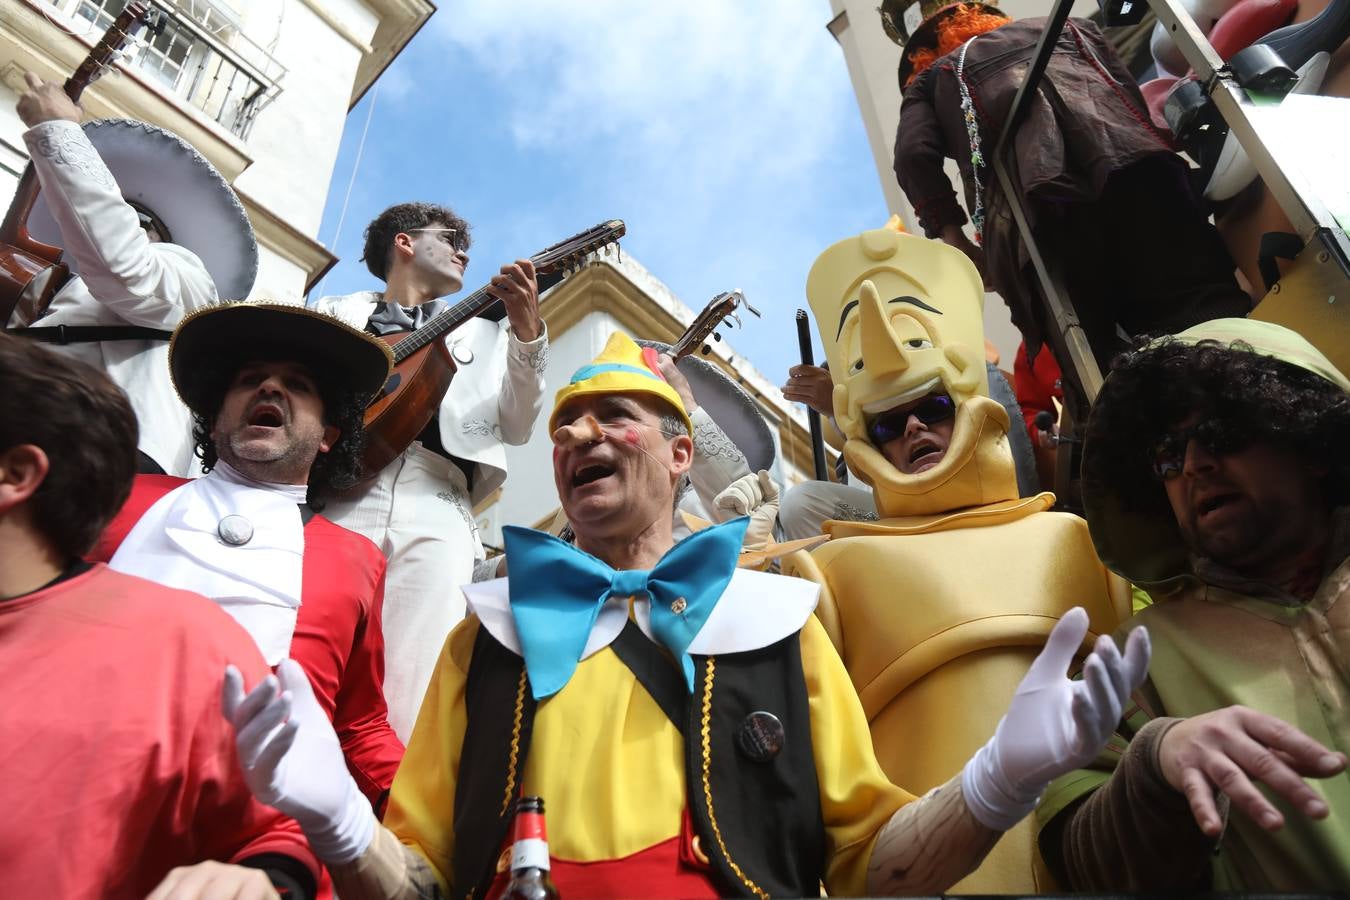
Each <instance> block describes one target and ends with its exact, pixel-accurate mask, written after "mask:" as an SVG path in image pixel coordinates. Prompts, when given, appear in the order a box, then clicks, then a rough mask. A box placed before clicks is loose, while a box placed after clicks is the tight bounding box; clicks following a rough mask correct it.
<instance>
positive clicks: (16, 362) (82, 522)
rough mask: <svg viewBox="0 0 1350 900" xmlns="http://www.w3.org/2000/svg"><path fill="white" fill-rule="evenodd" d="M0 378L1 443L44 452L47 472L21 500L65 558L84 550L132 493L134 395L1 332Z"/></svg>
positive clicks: (79, 364) (90, 370)
mask: <svg viewBox="0 0 1350 900" xmlns="http://www.w3.org/2000/svg"><path fill="white" fill-rule="evenodd" d="M0 382H3V383H4V385H5V389H4V390H3V391H0V451H7V450H9V449H11V448H13V447H17V446H19V445H21V444H34V445H36V446H38V447H41V448H42V450H43V452H44V453H46V454H47V463H48V470H47V477H46V478H44V479H43V481H42V484H40V485H39V486H38V488H37V490H36V491H35V492H34V493H33V495H32V496H31V497H30V498H29V499H28V501H27V502H26V504H25V506H26V507H27V508H28V511H29V515H30V517H31V519H32V522H33V526H34V527H35V528H36V529H37V530H38V531H39V532H41V534H42V535H43V537H45V538H46V539H47V540H48V541H50V542H51V543H52V544H53V545H54V546H55V547H56V550H57V551H58V552H59V553H60V554H61V555H62V556H63V557H65V558H66V559H67V560H73V559H75V558H76V557H79V556H83V555H84V554H85V553H88V552H89V549H90V548H91V547H93V546H94V542H95V541H96V540H98V536H99V534H100V533H101V532H102V531H103V527H104V526H105V525H107V524H108V522H109V521H111V519H112V517H113V516H114V515H116V514H117V511H118V510H119V509H121V508H122V504H123V503H125V502H126V499H127V496H128V495H129V494H130V493H131V481H132V479H133V478H134V477H135V475H136V463H137V460H138V457H137V452H136V441H137V434H138V433H137V428H136V414H135V413H134V412H133V411H132V409H131V401H129V400H128V399H127V396H126V394H124V393H122V391H121V390H120V389H119V388H118V387H117V385H115V384H113V382H112V379H110V378H108V376H107V375H105V374H104V373H102V372H100V371H98V370H96V369H94V368H93V367H92V366H89V365H87V364H85V363H83V362H80V361H79V360H76V359H72V358H70V357H69V356H65V355H63V354H58V353H53V352H52V351H51V350H48V349H47V348H46V347H42V346H39V345H38V344H37V343H36V342H30V341H28V340H25V339H23V338H17V337H9V336H7V335H3V334H0Z"/></svg>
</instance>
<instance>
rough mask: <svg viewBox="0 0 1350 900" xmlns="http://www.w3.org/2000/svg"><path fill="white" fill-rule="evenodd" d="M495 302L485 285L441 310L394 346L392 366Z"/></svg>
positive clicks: (495, 299) (437, 339)
mask: <svg viewBox="0 0 1350 900" xmlns="http://www.w3.org/2000/svg"><path fill="white" fill-rule="evenodd" d="M496 302H498V300H497V298H496V297H494V296H492V295H491V294H489V293H488V292H487V286H486V285H485V286H483V287H480V288H479V289H478V290H476V291H474V292H473V293H472V294H470V295H469V296H467V297H465V298H464V299H463V300H461V301H459V302H458V303H456V304H455V305H454V306H452V307H450V308H449V309H443V310H441V311H440V312H439V313H437V314H436V315H434V316H432V317H431V318H430V319H428V320H427V321H426V323H424V324H423V325H422V327H420V328H418V329H417V330H416V331H414V332H413V333H412V334H410V335H408V336H407V337H405V338H404V339H403V340H401V341H399V342H398V343H397V344H396V345H395V346H394V365H398V364H399V363H401V362H403V361H404V360H405V359H407V358H408V357H409V356H412V355H413V354H414V353H416V352H417V351H418V350H421V349H422V348H423V347H425V346H427V345H428V344H431V343H432V342H433V341H439V340H440V339H441V338H443V337H445V336H446V335H447V334H449V333H450V332H452V331H454V330H455V329H456V328H458V327H459V326H461V325H463V324H464V323H465V322H467V321H469V320H470V319H472V318H473V317H474V316H476V315H478V314H479V313H481V312H483V311H484V310H486V309H487V308H488V307H490V306H491V305H492V304H493V303H496Z"/></svg>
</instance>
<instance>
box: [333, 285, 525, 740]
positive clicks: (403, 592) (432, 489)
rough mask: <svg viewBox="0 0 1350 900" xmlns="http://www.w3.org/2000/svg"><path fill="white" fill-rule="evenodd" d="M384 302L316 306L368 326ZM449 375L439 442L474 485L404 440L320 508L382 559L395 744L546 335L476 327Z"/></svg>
mask: <svg viewBox="0 0 1350 900" xmlns="http://www.w3.org/2000/svg"><path fill="white" fill-rule="evenodd" d="M383 301H384V295H383V294H380V293H377V292H373V291H362V292H359V293H356V294H348V295H347V296H345V297H324V298H322V299H320V300H319V301H318V303H317V304H316V305H315V306H316V308H317V309H318V310H319V311H321V312H326V313H328V314H330V315H333V316H336V317H337V318H339V319H341V320H342V321H344V322H346V323H347V324H348V325H351V326H353V327H355V328H362V329H364V328H365V327H366V323H367V322H368V320H369V319H370V316H371V314H372V313H373V312H374V311H375V310H376V308H377V307H378V306H379V304H381V303H383ZM445 342H446V346H447V347H448V348H449V349H450V350H451V353H452V356H453V358H454V359H455V365H456V366H457V372H456V374H455V377H454V380H452V381H451V382H450V390H448V391H447V392H446V394H445V398H444V399H443V400H442V401H441V405H440V409H439V410H438V423H439V426H440V438H441V445H442V446H443V447H444V448H445V449H446V451H447V452H448V453H451V454H453V455H454V456H457V457H459V458H460V459H462V460H465V461H467V462H468V463H470V464H471V465H472V466H473V486H472V489H467V488H466V484H465V478H464V473H463V472H462V471H461V470H460V468H459V466H458V465H456V464H455V463H454V462H452V461H451V460H449V459H447V458H446V457H444V456H442V455H440V454H439V453H434V452H432V451H431V450H429V449H427V448H425V447H423V446H422V444H421V443H420V442H414V443H413V444H412V446H410V447H409V448H408V449H407V450H405V451H404V452H403V454H402V455H400V456H399V457H398V458H397V459H395V460H394V461H393V462H392V463H390V464H389V465H388V466H386V467H385V469H384V471H382V472H380V474H379V475H378V476H376V477H375V478H374V479H372V480H371V481H370V482H367V483H366V484H363V485H359V486H357V487H356V488H355V489H353V490H352V491H350V492H349V493H347V494H345V495H344V496H342V497H340V498H338V499H335V500H333V501H332V502H330V503H329V504H328V505H327V506H326V507H325V508H324V511H323V512H324V515H325V516H326V517H327V518H329V519H331V520H332V521H334V522H336V523H338V524H339V525H341V526H343V527H344V528H350V529H351V530H352V531H356V532H359V533H360V534H363V535H365V536H366V537H368V538H370V539H371V540H372V541H374V542H375V545H376V546H377V547H379V548H380V550H381V551H382V552H383V553H384V555H385V557H386V558H387V559H388V561H389V569H388V575H387V579H386V582H385V592H384V644H385V679H384V692H385V698H386V700H387V701H388V703H389V722H390V724H392V725H393V726H394V731H395V732H396V733H397V734H398V736H399V738H400V739H401V740H403V741H404V742H405V743H406V742H407V740H408V738H409V736H410V735H411V733H412V727H413V724H414V723H415V722H416V721H417V711H418V709H419V708H420V707H421V705H422V695H423V694H424V693H426V688H427V684H428V683H429V682H430V681H431V674H432V672H433V671H434V670H435V668H436V660H437V658H438V657H439V655H440V651H441V645H442V644H443V643H444V642H445V637H446V635H447V634H449V633H450V629H451V628H453V627H454V626H455V625H456V624H457V623H458V622H459V621H460V619H462V618H464V598H463V595H462V594H461V593H460V590H459V589H460V586H461V585H465V584H468V583H470V582H472V581H473V568H474V563H475V562H476V561H477V560H479V559H482V557H483V555H484V552H483V545H482V542H481V541H480V540H479V537H478V529H477V527H476V526H475V524H474V517H473V508H474V506H475V505H476V504H477V503H478V502H480V501H481V500H483V499H484V498H486V497H488V496H489V495H490V494H491V493H492V492H493V491H495V490H496V489H497V488H498V487H500V486H501V484H502V482H503V481H505V480H506V450H505V448H504V447H503V444H512V445H517V446H518V445H520V444H524V443H525V442H526V441H528V440H529V438H530V432H531V431H532V430H533V428H534V423H535V420H536V419H538V417H539V411H540V410H541V409H542V408H543V394H544V368H545V366H547V364H548V336H547V334H543V335H540V336H539V338H537V339H536V340H534V341H531V342H529V343H522V342H521V341H518V340H516V338H515V335H513V334H511V333H510V329H509V328H508V327H507V325H506V322H505V321H503V322H502V323H501V324H498V323H495V322H490V321H488V320H486V319H481V318H474V319H470V320H469V321H467V322H465V323H464V324H463V325H461V326H460V327H459V328H457V329H455V330H454V331H453V332H451V333H450V334H449V335H447V336H446V337H445Z"/></svg>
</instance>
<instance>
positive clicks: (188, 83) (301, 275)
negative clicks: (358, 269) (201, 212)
mask: <svg viewBox="0 0 1350 900" xmlns="http://www.w3.org/2000/svg"><path fill="white" fill-rule="evenodd" d="M125 5H126V2H125V0H0V202H3V203H5V204H7V203H8V201H9V198H10V197H11V196H12V195H13V191H14V185H15V183H16V182H17V180H18V176H19V174H20V173H21V172H22V171H23V166H24V164H25V163H26V161H27V151H26V149H25V147H24V144H23V140H22V137H21V135H22V133H23V124H22V122H20V121H19V118H18V116H17V114H16V113H15V110H14V106H15V103H16V102H17V100H18V97H19V94H20V92H22V90H23V89H24V83H23V73H24V71H32V72H35V73H36V74H37V75H38V76H40V77H41V78H43V79H44V80H62V81H64V80H65V79H66V78H67V77H69V76H70V75H71V74H72V73H73V72H74V70H75V67H76V66H77V65H78V64H79V63H80V61H81V60H83V59H84V57H85V56H86V55H87V54H88V52H89V50H90V48H91V47H92V46H93V44H95V43H96V42H97V41H98V39H99V37H100V36H101V35H102V34H103V32H104V30H105V29H106V28H107V26H108V25H109V24H110V23H111V22H112V20H113V18H114V17H115V16H116V15H117V14H118V13H119V12H121V10H122V9H123V7H124V6H125ZM149 5H150V6H151V7H152V8H153V9H154V10H155V16H156V18H157V20H158V21H159V22H160V23H161V25H160V27H159V29H158V33H156V34H153V35H152V34H148V33H147V32H145V31H142V32H141V33H140V34H139V35H137V37H136V39H135V40H134V41H133V42H132V43H131V44H130V45H129V48H128V50H127V51H126V52H125V55H124V57H123V59H122V61H121V62H120V63H119V64H118V66H117V71H115V72H110V73H108V74H107V75H105V76H104V77H103V78H101V79H100V80H98V81H96V82H95V83H94V84H93V85H91V86H90V87H89V88H88V89H87V90H86V91H85V93H84V96H83V97H82V98H81V103H82V105H83V106H84V109H85V112H86V114H87V116H88V117H90V118H100V117H126V118H132V119H140V120H143V121H146V122H151V123H153V124H155V125H159V126H161V127H164V128H167V129H168V130H170V131H172V132H175V133H176V134H178V135H179V136H181V137H183V138H184V139H185V140H187V141H188V142H189V143H191V144H192V145H193V146H195V147H196V148H197V150H198V151H200V152H201V153H202V155H204V156H205V157H206V158H207V159H209V160H210V161H211V162H212V163H213V164H214V165H215V166H216V168H217V169H219V170H220V172H221V174H222V175H224V176H225V178H226V180H228V181H229V182H230V183H231V184H232V185H233V186H234V189H235V191H236V192H237V193H238V194H239V197H240V200H242V201H243V203H244V207H245V209H246V210H247V211H248V215H249V218H250V220H251V221H252V223H253V228H254V231H255V232H256V233H257V236H258V248H259V256H260V260H259V263H260V264H259V273H258V282H257V284H256V285H255V287H254V294H255V295H257V294H263V293H266V294H271V295H274V296H280V297H287V298H293V299H295V300H297V301H298V300H299V299H300V298H301V297H302V296H303V294H304V292H305V291H306V289H307V288H308V286H309V285H311V284H313V283H314V282H315V281H317V280H318V278H319V277H320V276H321V275H322V274H323V273H324V272H325V271H327V270H328V268H329V267H330V266H332V264H333V263H334V262H335V261H336V260H335V259H334V257H333V255H332V254H331V253H329V252H328V250H327V249H326V248H324V247H323V245H322V244H320V243H319V241H318V239H317V237H316V235H317V233H318V229H319V223H320V219H321V217H322V215H323V207H324V202H325V200H326V198H327V194H328V184H329V180H330V178H331V176H332V171H333V166H334V163H335V161H336V159H337V153H338V144H339V142H340V140H341V138H342V130H343V127H344V125H345V124H346V117H347V112H348V110H349V109H350V108H351V107H352V105H354V104H355V103H356V101H357V100H359V99H360V98H361V96H362V95H363V94H364V93H365V92H366V90H367V89H369V88H370V86H371V85H372V84H373V83H374V82H375V80H376V79H377V78H378V77H379V75H380V73H381V72H383V71H384V69H385V68H386V67H387V66H388V65H389V63H391V62H392V61H393V59H394V57H396V56H397V55H398V54H399V53H400V52H401V51H402V49H403V48H404V47H405V46H406V45H407V43H408V41H409V40H411V38H412V36H413V35H414V34H416V33H417V30H418V29H419V28H421V27H422V25H423V24H424V23H425V22H426V21H427V19H428V18H430V17H431V14H432V13H433V12H434V11H435V5H434V4H433V3H432V2H431V0H153V2H151V3H150V4H149Z"/></svg>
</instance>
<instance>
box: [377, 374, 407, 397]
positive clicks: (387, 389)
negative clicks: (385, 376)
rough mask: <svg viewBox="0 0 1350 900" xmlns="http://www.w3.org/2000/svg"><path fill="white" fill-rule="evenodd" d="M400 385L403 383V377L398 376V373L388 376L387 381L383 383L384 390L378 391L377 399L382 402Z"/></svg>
mask: <svg viewBox="0 0 1350 900" xmlns="http://www.w3.org/2000/svg"><path fill="white" fill-rule="evenodd" d="M402 383H403V376H402V375H400V374H399V373H398V372H395V373H394V374H393V375H390V376H389V380H388V381H386V382H385V383H384V390H382V391H380V396H379V398H378V399H380V400H383V399H384V398H385V397H388V396H389V395H391V394H393V393H394V392H395V391H397V390H398V386H399V385H400V384H402Z"/></svg>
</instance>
